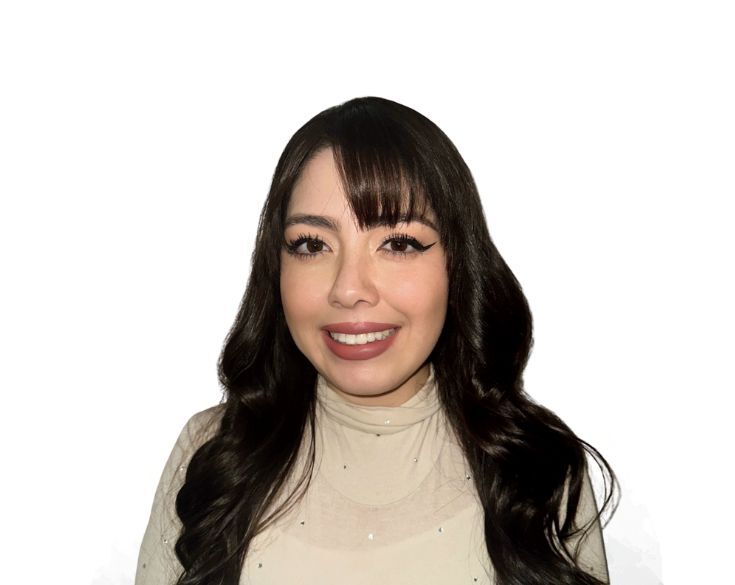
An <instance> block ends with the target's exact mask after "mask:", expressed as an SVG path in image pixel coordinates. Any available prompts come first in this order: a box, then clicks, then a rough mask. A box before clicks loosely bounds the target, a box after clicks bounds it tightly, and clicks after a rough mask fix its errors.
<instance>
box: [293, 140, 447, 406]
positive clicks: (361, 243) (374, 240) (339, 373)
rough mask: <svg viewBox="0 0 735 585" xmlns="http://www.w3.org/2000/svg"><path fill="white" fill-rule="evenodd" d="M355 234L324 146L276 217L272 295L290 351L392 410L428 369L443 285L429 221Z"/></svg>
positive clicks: (351, 396)
mask: <svg viewBox="0 0 735 585" xmlns="http://www.w3.org/2000/svg"><path fill="white" fill-rule="evenodd" d="M427 213H428V214H427V215H425V217H424V218H423V221H418V220H417V219H416V218H414V220H413V221H412V222H411V223H405V222H404V223H399V224H398V225H397V226H396V227H395V228H390V227H389V226H385V225H376V226H372V227H368V228H366V230H365V231H361V230H360V229H359V228H358V226H357V220H356V218H355V216H354V215H353V214H352V213H351V211H350V208H349V205H348V203H347V200H346V198H345V194H344V190H343V188H342V184H341V182H340V178H339V174H338V171H337V168H336V166H335V163H334V159H333V155H332V150H331V149H324V150H322V151H320V152H319V153H318V154H317V155H316V156H315V157H314V158H313V159H312V160H311V161H310V162H309V163H308V164H307V165H306V166H305V167H304V169H303V171H302V174H301V176H300V177H299V179H298V181H297V183H296V185H295V186H294V189H293V192H292V194H291V200H290V202H289V206H288V210H287V213H286V230H285V234H284V236H285V241H286V247H284V249H283V250H282V252H281V279H280V286H281V299H282V302H283V310H284V313H285V316H286V322H287V324H288V328H289V330H290V332H291V335H292V337H293V339H294V342H295V343H296V345H297V347H298V348H299V349H300V350H301V351H302V352H303V354H304V355H305V356H306V357H307V359H308V360H309V361H310V362H311V363H312V364H313V365H314V367H315V368H316V369H317V371H318V372H319V373H320V374H321V375H322V376H323V377H324V378H325V379H326V381H327V383H328V384H329V385H330V387H332V388H333V389H334V390H336V391H337V392H338V393H340V394H342V395H343V397H344V398H346V399H347V400H349V401H351V402H354V403H358V404H366V405H376V406H377V405H383V406H395V405H399V404H402V403H404V402H405V401H406V400H408V399H409V398H410V397H411V396H413V395H414V394H415V393H416V392H417V391H418V390H419V389H420V388H421V386H422V385H423V383H424V382H425V381H426V378H427V376H428V373H429V366H428V362H427V358H428V356H429V354H430V353H431V350H432V349H433V348H434V345H435V344H436V341H437V339H438V338H439V334H440V333H441V330H442V327H443V325H444V318H445V316H446V312H447V297H448V282H447V272H446V261H445V252H444V248H443V247H442V244H441V242H440V241H439V233H438V231H437V229H436V228H435V227H434V226H436V218H435V217H434V215H433V213H432V212H428V211H427Z"/></svg>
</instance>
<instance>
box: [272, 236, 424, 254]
mask: <svg viewBox="0 0 735 585" xmlns="http://www.w3.org/2000/svg"><path fill="white" fill-rule="evenodd" d="M306 242H316V243H319V244H324V240H322V239H321V238H320V237H319V236H312V235H311V234H299V235H298V236H297V237H296V239H294V240H289V241H288V242H286V243H285V247H286V252H288V253H289V254H290V255H292V256H294V257H296V258H298V259H299V260H310V259H312V258H316V257H317V256H318V255H319V254H321V253H322V252H323V251H322V250H320V251H318V252H311V253H306V254H304V253H303V252H297V251H296V250H297V249H298V248H299V246H301V244H305V243H306ZM389 242H400V243H402V244H408V245H410V246H412V247H413V248H414V249H415V252H407V251H401V250H386V252H388V254H390V255H392V256H397V257H404V256H409V255H411V254H423V253H424V252H426V250H428V249H429V248H431V247H432V246H433V245H434V244H429V245H428V246H424V245H423V244H422V243H421V242H419V241H418V240H417V239H416V238H413V237H411V236H409V235H407V234H401V233H395V234H391V235H390V236H388V237H387V238H385V239H384V240H383V243H382V244H381V245H380V248H381V249H382V248H383V246H385V245H386V244H387V243H389ZM434 243H436V242H434Z"/></svg>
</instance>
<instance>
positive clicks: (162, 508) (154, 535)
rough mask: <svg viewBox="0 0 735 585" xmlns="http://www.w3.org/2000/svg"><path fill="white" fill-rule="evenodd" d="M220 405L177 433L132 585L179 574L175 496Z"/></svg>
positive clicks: (167, 582) (157, 583)
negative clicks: (176, 551) (175, 547)
mask: <svg viewBox="0 0 735 585" xmlns="http://www.w3.org/2000/svg"><path fill="white" fill-rule="evenodd" d="M223 408H224V405H217V406H213V407H212V408H208V409H207V410H203V411H202V412H199V413H197V414H195V415H194V416H192V417H191V418H190V419H189V421H188V422H187V423H186V425H184V428H183V429H182V430H181V433H180V434H179V437H178V439H177V440H176V443H175V444H174V447H173V450H172V451H171V454H170V455H169V457H168V460H167V461H166V464H165V466H164V468H163V473H162V474H161V479H160V481H159V482H158V487H157V489H156V493H155V496H154V497H153V505H152V507H151V514H150V518H149V520H148V526H147V527H146V530H145V534H144V535H143V542H142V543H141V545H140V553H139V554H138V566H137V569H136V573H135V585H173V584H174V583H175V582H176V580H177V579H178V578H179V575H180V573H181V571H182V567H181V564H180V563H179V561H178V559H177V558H176V553H175V551H174V545H175V544H176V539H177V538H178V535H179V531H180V530H181V522H180V520H179V518H178V516H177V515H176V495H177V493H178V491H179V489H180V488H181V486H182V485H183V484H184V479H185V476H186V466H187V464H188V463H189V460H190V459H191V456H192V455H193V454H194V452H195V451H196V450H197V449H198V448H199V447H200V446H201V445H202V444H204V443H205V442H206V441H207V440H208V439H209V438H211V437H212V436H213V435H214V433H215V432H216V430H217V426H218V424H217V423H218V422H219V420H220V418H221V415H222V412H223Z"/></svg>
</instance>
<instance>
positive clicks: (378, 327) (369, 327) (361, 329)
mask: <svg viewBox="0 0 735 585" xmlns="http://www.w3.org/2000/svg"><path fill="white" fill-rule="evenodd" d="M322 329H323V330H324V331H331V332H332V333H346V334H348V335H359V334H360V333H375V332H376V331H385V330H386V329H399V326H398V325H396V324H395V323H372V322H370V321H364V322H361V323H332V324H331V325H325V326H324V327H322Z"/></svg>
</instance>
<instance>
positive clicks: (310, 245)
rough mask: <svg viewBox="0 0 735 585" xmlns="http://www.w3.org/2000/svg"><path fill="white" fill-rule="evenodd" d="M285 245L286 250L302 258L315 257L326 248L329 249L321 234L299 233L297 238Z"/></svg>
mask: <svg viewBox="0 0 735 585" xmlns="http://www.w3.org/2000/svg"><path fill="white" fill-rule="evenodd" d="M285 247H286V252H288V253H289V254H291V255H292V256H295V257H296V258H298V259H300V260H308V259H310V258H315V257H316V256H318V255H319V254H321V253H322V252H324V251H325V250H324V248H326V249H327V250H328V249H329V246H327V245H326V244H325V243H324V240H322V239H321V238H320V237H319V236H312V235H310V234H309V235H305V234H299V235H298V236H297V237H296V239H294V240H289V241H287V242H286V243H285Z"/></svg>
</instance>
